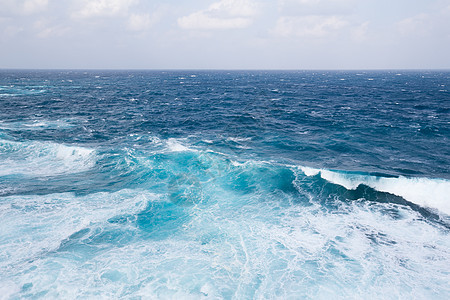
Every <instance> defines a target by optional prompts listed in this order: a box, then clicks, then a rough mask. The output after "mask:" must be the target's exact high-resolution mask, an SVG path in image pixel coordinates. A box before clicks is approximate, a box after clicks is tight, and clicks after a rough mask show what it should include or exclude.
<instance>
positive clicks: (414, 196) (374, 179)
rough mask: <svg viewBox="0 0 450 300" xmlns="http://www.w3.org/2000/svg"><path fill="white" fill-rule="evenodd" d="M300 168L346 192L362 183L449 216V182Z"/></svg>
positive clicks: (307, 174) (308, 174)
mask: <svg viewBox="0 0 450 300" xmlns="http://www.w3.org/2000/svg"><path fill="white" fill-rule="evenodd" d="M300 169H301V170H302V172H303V173H304V174H305V175H306V176H315V175H317V174H320V177H322V178H323V179H325V180H327V181H329V182H332V183H335V184H338V185H341V186H343V187H345V188H346V189H348V190H354V189H356V188H357V187H358V186H359V185H361V184H363V185H366V186H369V187H371V188H373V189H375V190H377V191H380V192H387V193H391V194H394V195H397V196H400V197H403V198H404V199H405V200H407V201H410V202H412V203H415V204H417V205H420V206H422V207H427V208H431V209H434V210H438V211H440V212H443V213H445V214H447V215H450V180H446V179H432V178H423V177H412V178H409V177H404V176H399V177H380V176H371V175H361V174H353V173H344V172H338V171H331V170H326V169H314V168H308V167H300Z"/></svg>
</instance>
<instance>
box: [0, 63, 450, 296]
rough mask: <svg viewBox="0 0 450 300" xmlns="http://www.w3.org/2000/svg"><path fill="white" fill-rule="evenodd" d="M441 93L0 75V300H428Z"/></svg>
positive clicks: (316, 83) (383, 83)
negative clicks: (26, 299)
mask: <svg viewBox="0 0 450 300" xmlns="http://www.w3.org/2000/svg"><path fill="white" fill-rule="evenodd" d="M449 85H450V73H449V72H440V71H414V72H413V71H408V72H404V71H396V72H392V71H391V72H388V71H377V72H375V71H371V72H368V71H367V72H362V71H360V72H357V71H352V72H350V71H349V72H337V71H333V72H331V71H329V72H313V71H299V72H294V71H291V72H274V71H272V72H263V71H247V72H243V71H234V72H225V71H170V72H169V71H145V72H144V71H142V72H138V71H120V72H118V71H86V72H84V71H7V70H3V71H0V218H1V219H2V222H1V223H0V298H5V299H21V298H32V299H34V298H64V299H66V298H68V299H71V298H102V297H103V298H125V299H141V298H143V299H145V298H163V299H199V298H205V299H253V298H255V299H261V298H264V299H266V298H269V299H274V298H283V299H286V298H288V299H305V298H306V299H329V298H330V297H336V298H339V299H349V298H350V299H351V298H358V299H361V298H387V299H398V298H418V299H430V298H433V299H447V298H448V297H449V296H450V288H449V285H448V282H449V280H450V273H449V271H448V265H449V262H450V247H449V246H450V239H449V230H450V217H449V216H450V175H449V167H450V164H449V162H450V147H449V137H450V114H449V112H450V101H449V100H450V93H449V91H448V87H449Z"/></svg>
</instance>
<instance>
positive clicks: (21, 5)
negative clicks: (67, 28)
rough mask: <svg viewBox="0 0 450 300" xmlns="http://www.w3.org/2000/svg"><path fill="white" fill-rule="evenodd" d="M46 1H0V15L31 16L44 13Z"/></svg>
mask: <svg viewBox="0 0 450 300" xmlns="http://www.w3.org/2000/svg"><path fill="white" fill-rule="evenodd" d="M47 6H48V0H25V1H23V0H22V1H21V0H0V15H8V16H11V15H31V14H35V13H38V12H42V11H44V10H45V9H46V8H47Z"/></svg>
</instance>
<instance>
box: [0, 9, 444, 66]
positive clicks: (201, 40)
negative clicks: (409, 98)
mask: <svg viewBox="0 0 450 300" xmlns="http://www.w3.org/2000/svg"><path fill="white" fill-rule="evenodd" d="M449 53H450V0H189V1H187V0H184V1H183V0H165V1H163V0H0V68H78V69H80V68H81V69H84V68H100V69H386V68H389V69H399V68H400V69H404V68H413V69H417V68H419V69H430V68H432V69H435V68H438V69H443V68H444V69H449V68H450V54H449Z"/></svg>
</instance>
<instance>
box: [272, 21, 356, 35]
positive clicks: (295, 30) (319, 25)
mask: <svg viewBox="0 0 450 300" xmlns="http://www.w3.org/2000/svg"><path fill="white" fill-rule="evenodd" d="M348 24H349V23H348V21H346V20H345V19H344V18H342V17H340V16H320V15H312V16H300V17H280V18H279V19H278V21H277V24H276V26H275V29H274V30H273V31H272V33H273V34H275V35H279V36H282V37H312V38H321V37H326V36H328V35H330V34H332V33H334V32H336V31H338V30H339V29H341V28H343V27H345V26H347V25H348Z"/></svg>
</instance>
